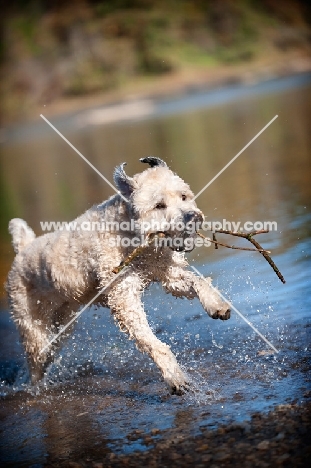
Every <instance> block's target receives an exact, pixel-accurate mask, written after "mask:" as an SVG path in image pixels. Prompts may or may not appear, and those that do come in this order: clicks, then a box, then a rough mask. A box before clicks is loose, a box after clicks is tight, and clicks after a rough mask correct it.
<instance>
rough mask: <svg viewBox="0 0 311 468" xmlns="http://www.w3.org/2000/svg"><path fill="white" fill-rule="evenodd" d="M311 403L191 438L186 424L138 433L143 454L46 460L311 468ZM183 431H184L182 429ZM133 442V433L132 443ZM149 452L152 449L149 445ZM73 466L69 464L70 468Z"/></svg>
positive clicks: (110, 467) (114, 465)
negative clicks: (310, 434)
mask: <svg viewBox="0 0 311 468" xmlns="http://www.w3.org/2000/svg"><path fill="white" fill-rule="evenodd" d="M310 410H311V402H310V400H309V401H307V402H304V403H301V404H298V403H297V402H293V403H290V404H286V405H279V406H277V407H276V408H274V409H273V410H271V411H269V413H267V414H266V413H259V412H257V413H253V414H252V415H251V417H250V420H246V421H243V422H239V423H235V422H234V423H229V424H228V425H220V426H219V427H218V428H217V429H213V430H209V429H208V427H203V428H201V434H200V435H197V436H191V434H190V433H189V432H188V431H187V427H186V425H185V427H182V423H181V424H180V425H179V426H178V427H175V428H173V429H169V430H166V431H160V430H158V429H156V428H155V429H153V430H152V431H151V433H149V434H147V433H146V434H143V433H141V432H142V431H137V434H136V440H142V441H143V443H144V444H145V445H146V450H145V451H136V452H132V453H130V454H125V455H117V454H115V453H113V452H111V453H108V454H107V453H103V456H102V457H99V456H98V453H97V454H96V455H95V454H94V455H95V456H94V455H92V450H91V451H89V452H88V453H86V454H85V455H82V456H80V457H79V459H75V460H71V461H69V460H68V459H67V460H62V459H58V458H53V459H47V462H46V464H45V466H47V467H55V466H58V467H65V466H72V467H74V468H80V467H81V468H82V467H93V468H104V467H105V468H118V467H124V466H127V467H133V468H135V467H146V466H148V467H161V468H162V467H163V468H164V467H167V468H169V467H185V468H186V467H188V466H190V465H191V464H194V466H196V467H202V468H203V467H205V466H211V467H215V468H216V467H228V468H229V467H232V466H236V467H241V466H243V467H262V468H265V467H272V466H278V467H295V468H300V467H301V468H304V467H307V466H309V461H310V456H311V446H310V442H309V436H308V434H309V433H310V430H311V418H310ZM180 426H181V427H180ZM132 440H135V434H133V439H132ZM151 445H152V447H151V448H149V449H148V446H149V447H150V446H151ZM68 462H69V465H68Z"/></svg>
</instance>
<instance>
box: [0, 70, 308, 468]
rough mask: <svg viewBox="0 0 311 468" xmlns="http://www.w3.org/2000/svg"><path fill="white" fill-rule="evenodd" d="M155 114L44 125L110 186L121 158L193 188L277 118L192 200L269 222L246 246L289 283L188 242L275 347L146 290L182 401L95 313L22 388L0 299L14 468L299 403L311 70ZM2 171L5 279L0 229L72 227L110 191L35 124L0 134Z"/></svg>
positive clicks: (246, 256)
mask: <svg viewBox="0 0 311 468" xmlns="http://www.w3.org/2000/svg"><path fill="white" fill-rule="evenodd" d="M152 106H153V107H152V112H151V113H150V115H148V116H146V115H145V116H144V118H143V117H142V118H138V117H137V114H136V117H135V119H134V120H133V119H132V118H131V117H130V116H129V117H128V118H126V119H125V121H123V122H110V123H106V124H105V125H104V124H99V123H97V124H96V125H90V122H89V120H87V118H86V117H87V116H89V115H90V112H92V111H85V113H80V114H79V115H76V114H75V115H72V116H63V117H62V118H61V119H58V120H57V119H54V120H53V119H51V120H52V121H53V123H54V124H55V125H56V126H57V128H59V130H60V131H63V132H64V133H65V134H66V137H67V138H68V139H69V140H70V141H72V143H73V144H74V145H75V146H76V147H77V148H78V149H79V150H80V151H81V152H82V153H83V154H84V155H85V156H86V157H88V158H89V159H90V160H91V162H92V163H93V164H94V165H95V166H96V167H97V168H98V169H99V170H100V171H101V172H102V173H103V174H104V175H105V176H107V177H108V178H109V179H110V180H111V175H112V171H113V168H114V166H115V165H116V164H118V163H120V162H122V161H127V162H128V166H127V171H128V172H129V173H130V174H132V173H134V172H137V171H140V170H142V169H143V167H142V165H141V164H140V163H139V162H138V159H139V158H140V157H143V156H146V155H150V154H152V155H157V156H159V157H161V158H163V159H165V160H166V161H168V162H169V164H170V165H171V167H172V168H173V169H174V170H175V171H176V172H177V173H178V174H179V175H181V176H182V177H183V178H184V179H185V180H186V181H187V182H189V183H190V185H191V187H192V189H193V191H194V192H195V193H196V192H198V191H199V190H201V188H202V187H203V186H204V185H205V184H206V183H207V182H208V181H209V180H210V179H211V178H212V177H213V176H214V175H215V174H216V173H217V172H218V171H219V170H220V169H221V168H222V167H223V166H224V165H225V164H226V163H227V162H228V161H229V160H230V159H231V158H232V157H233V156H234V155H235V154H237V153H238V152H239V151H240V149H241V148H242V147H243V146H245V144H246V143H247V142H248V141H249V140H250V139H251V138H253V136H254V135H255V134H256V133H257V132H258V131H259V130H260V129H261V128H262V127H264V125H266V123H267V122H269V121H270V120H271V119H272V118H273V117H274V115H276V114H278V115H279V117H278V119H277V120H276V121H275V122H274V123H273V124H272V125H271V127H269V128H268V129H267V130H266V131H265V132H264V134H262V135H261V136H260V137H259V138H258V140H256V141H255V142H254V143H253V144H252V145H251V147H249V148H248V149H247V150H246V151H245V153H243V154H242V155H241V156H240V157H239V158H238V160H236V161H235V162H234V163H233V164H232V165H231V166H230V168H228V169H227V170H226V171H225V172H224V173H223V174H222V175H221V176H220V177H219V179H218V180H217V181H215V182H214V183H213V184H212V185H211V186H210V187H209V188H208V189H207V190H206V191H205V192H204V193H203V194H202V195H201V196H200V197H199V198H198V199H197V202H198V205H199V207H200V208H201V209H202V210H203V211H204V213H205V214H206V216H207V219H208V220H211V221H221V220H223V219H226V220H234V221H241V222H243V223H244V222H246V221H253V222H254V221H263V220H270V221H276V222H277V226H278V228H277V231H275V232H270V233H269V234H265V235H261V237H260V239H258V240H259V241H260V242H261V243H262V245H263V246H264V247H266V248H268V249H270V250H271V251H272V257H273V259H274V260H275V262H276V264H277V266H278V267H279V269H280V270H281V272H282V273H283V275H284V277H285V279H286V281H287V282H286V284H285V285H283V284H282V283H281V282H280V281H279V280H278V278H277V277H276V275H275V273H274V272H273V271H272V269H271V268H270V266H269V265H268V263H267V262H266V261H265V260H264V259H263V258H262V256H260V255H259V254H257V253H252V252H243V251H233V250H229V249H225V248H223V249H221V248H220V249H219V250H215V249H214V248H205V249H203V248H200V249H196V250H194V251H193V252H192V253H191V254H190V255H189V256H188V258H189V261H190V263H191V265H194V266H195V267H196V268H197V269H198V270H199V271H200V272H201V273H202V274H204V275H211V276H212V277H213V281H214V284H215V285H217V287H218V288H219V289H220V290H221V291H222V293H223V294H224V295H225V296H226V297H228V298H229V299H230V300H231V301H232V303H233V304H234V305H235V307H236V308H237V309H238V310H239V311H240V312H241V313H243V314H244V315H245V316H246V317H247V318H248V320H250V321H251V322H252V323H253V324H254V326H255V327H257V328H258V329H259V330H260V332H261V333H262V334H263V335H264V336H265V337H266V338H267V339H268V340H269V341H270V342H271V343H272V344H273V345H274V346H275V347H276V348H277V350H278V351H279V352H278V353H277V354H275V353H273V352H271V349H270V348H269V346H268V345H267V344H266V343H264V342H263V341H262V340H261V339H260V338H259V337H258V336H257V335H256V334H255V332H254V331H253V330H252V329H251V328H250V327H249V326H248V325H247V324H245V322H243V321H242V320H241V319H240V318H239V317H238V316H237V315H236V314H235V313H234V312H233V313H232V318H231V319H230V321H227V322H220V321H217V320H211V319H210V318H209V317H207V315H206V314H205V313H204V311H203V310H202V308H201V306H200V304H199V302H198V301H197V300H195V301H193V302H189V301H186V300H180V299H174V298H172V297H171V296H168V295H166V294H164V293H163V291H162V290H161V287H160V286H158V285H154V286H152V287H151V288H150V289H149V290H148V291H147V292H146V293H145V295H144V302H145V306H146V310H147V313H148V317H149V321H150V323H151V325H152V328H153V330H154V332H155V333H156V335H157V336H158V337H159V338H160V339H161V340H163V341H165V342H166V343H168V344H170V346H171V348H172V350H173V352H174V353H175V354H176V356H177V358H178V360H179V362H181V363H182V365H183V366H184V369H185V371H186V372H187V373H188V374H189V376H190V378H191V380H192V382H193V388H194V390H195V392H194V393H192V394H190V395H187V396H185V397H177V396H169V395H168V394H167V391H166V389H165V386H164V384H163V382H162V381H161V378H160V375H159V372H158V370H157V368H156V367H155V365H154V364H153V363H152V362H151V361H150V360H149V358H147V357H146V356H143V355H141V353H139V352H138V351H137V350H136V348H135V346H134V344H133V343H132V342H130V341H129V340H128V339H127V337H126V336H125V335H124V334H122V333H121V332H120V331H119V329H118V328H117V327H116V326H115V324H114V323H113V320H112V318H111V317H110V315H109V312H108V311H107V310H105V309H98V310H95V308H91V309H90V310H89V311H87V312H85V313H83V314H82V315H81V317H80V318H79V320H78V323H77V326H76V328H75V331H74V334H73V335H72V336H71V337H70V338H69V339H68V341H67V342H66V343H65V344H64V346H63V348H62V350H61V352H60V354H59V355H58V356H57V357H56V359H55V362H54V364H53V365H52V366H51V368H50V370H49V375H48V377H47V378H46V379H45V381H44V382H42V383H41V384H40V385H39V386H37V387H35V388H34V387H31V386H30V385H29V384H28V382H27V372H26V370H25V358H24V355H23V351H22V348H21V346H20V343H19V340H18V334H17V332H16V330H15V327H14V325H13V324H12V322H11V321H10V319H9V315H8V312H7V308H6V303H5V301H4V300H3V302H2V304H3V306H2V311H1V314H0V324H1V328H0V338H1V339H0V342H1V352H0V375H1V379H2V384H1V393H2V405H1V409H0V411H1V419H2V429H3V433H2V438H1V439H2V440H1V447H2V453H1V460H2V461H3V462H7V463H8V464H11V465H12V466H16V463H19V464H21V466H22V465H24V466H29V464H30V463H31V464H32V465H33V466H35V465H36V464H38V465H40V464H43V463H44V462H45V461H46V460H49V461H50V462H53V460H54V461H55V460H62V459H63V460H66V459H68V458H70V459H71V460H79V458H80V457H82V456H85V454H87V453H89V454H92V457H94V458H96V456H97V455H98V457H100V456H103V454H105V453H110V452H115V453H129V452H132V451H135V450H148V448H149V447H151V446H152V445H153V442H154V441H155V440H157V438H159V437H161V435H159V434H158V432H157V431H154V429H160V430H162V431H164V434H165V437H173V436H174V437H177V436H181V435H183V436H186V435H187V434H192V435H193V434H196V433H199V432H200V431H203V430H206V429H213V428H215V427H217V426H218V425H219V424H220V423H223V422H226V421H231V420H238V421H241V420H244V419H247V418H248V417H249V416H250V414H251V413H252V412H254V411H260V412H265V411H267V410H268V409H270V408H272V407H273V406H275V405H277V404H286V403H288V402H292V401H298V402H299V401H302V400H304V399H305V398H306V397H307V396H308V394H309V393H308V392H309V391H310V377H309V374H308V370H309V349H310V306H311V303H310V302H311V301H310V285H311V269H310V220H311V210H310V199H311V197H310V195H311V193H310V192H311V184H310V173H311V171H310V165H311V162H310V148H311V144H310V130H309V129H310V115H311V78H310V75H304V76H302V77H294V78H290V79H284V80H278V81H272V82H267V83H264V84H262V85H256V86H253V87H249V88H246V89H244V88H236V87H233V88H230V89H227V90H224V91H220V92H218V93H216V94H213V95H212V94H206V95H205V94H202V95H195V96H187V97H183V98H181V99H180V100H176V101H174V102H169V103H160V104H157V105H156V104H154V103H153V104H152ZM161 106H162V107H161ZM98 115H99V114H98ZM78 118H79V120H78ZM77 122H80V124H79V128H77ZM83 122H84V123H83ZM1 166H2V181H3V184H2V191H1V197H2V199H1V206H2V209H3V210H4V216H3V220H4V221H3V223H2V224H1V226H2V231H1V238H2V242H1V252H2V262H1V280H4V278H5V275H6V274H7V271H8V269H9V264H10V262H11V261H12V258H13V253H12V249H11V248H10V245H9V239H8V237H7V235H6V234H5V231H6V225H7V220H8V219H10V218H11V217H13V216H19V217H23V218H25V219H27V221H28V222H29V224H30V225H31V226H32V227H33V228H34V229H35V230H36V232H37V233H38V234H39V233H40V225H39V222H40V221H42V220H62V219H65V220H70V219H73V218H74V217H75V216H77V215H78V214H80V213H82V212H83V211H84V210H85V209H86V208H88V207H89V206H90V205H92V204H93V203H97V202H99V201H100V200H103V199H105V198H107V197H108V196H109V195H111V190H110V188H109V187H108V186H107V185H106V184H105V183H104V181H102V180H101V179H100V178H99V177H98V176H97V175H96V174H95V173H94V172H93V171H92V170H91V169H90V168H88V166H86V165H85V163H84V162H83V161H82V160H80V158H79V156H78V155H77V154H75V153H74V152H73V151H72V150H71V149H70V148H69V147H68V146H67V145H66V144H65V143H64V142H63V141H62V140H61V139H60V138H59V137H58V136H57V135H56V134H55V133H54V132H53V131H52V130H51V129H49V128H47V125H46V124H45V123H44V122H39V123H34V124H31V125H30V124H29V125H28V126H24V127H22V128H21V127H17V128H15V129H14V130H10V132H6V133H5V135H4V142H3V151H2V156H1ZM219 238H220V236H219ZM221 239H222V240H223V241H225V242H228V243H230V242H231V239H230V240H229V238H225V236H223V237H221ZM234 242H236V240H234ZM231 243H233V241H232V242H231ZM242 244H243V243H242V242H241V245H242ZM243 245H245V244H243ZM2 282H3V281H2ZM146 436H148V437H149V439H148V440H149V442H148V440H146V438H145V437H146ZM162 436H163V434H162Z"/></svg>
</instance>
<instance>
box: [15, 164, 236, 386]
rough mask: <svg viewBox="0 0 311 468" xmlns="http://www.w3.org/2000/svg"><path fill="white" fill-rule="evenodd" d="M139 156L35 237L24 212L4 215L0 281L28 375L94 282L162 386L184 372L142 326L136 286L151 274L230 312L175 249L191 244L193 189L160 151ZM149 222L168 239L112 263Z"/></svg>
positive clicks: (209, 308) (214, 309) (197, 216)
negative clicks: (72, 216)
mask: <svg viewBox="0 0 311 468" xmlns="http://www.w3.org/2000/svg"><path fill="white" fill-rule="evenodd" d="M141 161H142V162H143V163H148V164H149V165H150V167H149V168H148V169H146V170H145V171H143V172H141V173H139V174H136V175H135V176H133V177H129V176H128V175H127V174H126V173H125V171H124V164H121V165H120V166H118V167H117V168H116V169H115V173H114V180H115V184H116V186H117V188H118V190H119V193H118V194H116V195H114V196H112V197H111V198H110V199H109V200H107V201H105V202H103V203H101V204H99V205H96V206H93V207H92V208H90V209H89V210H88V211H86V212H85V213H84V214H83V215H82V216H80V217H79V218H77V219H76V220H75V226H76V228H75V229H73V230H71V231H63V230H59V231H55V232H52V233H48V234H44V235H42V236H40V237H36V236H35V234H34V232H33V231H32V230H31V229H30V228H29V227H28V225H27V224H26V222H25V221H23V220H21V219H13V220H11V221H10V224H9V231H10V233H11V235H12V238H13V241H12V242H13V247H14V250H15V252H16V254H17V255H16V257H15V260H14V262H13V265H12V268H11V271H10V273H9V276H8V281H7V291H8V297H9V304H10V310H11V312H12V315H13V318H14V320H15V322H16V324H17V326H18V329H19V331H20V333H21V336H22V339H23V343H24V346H25V349H26V353H27V356H28V362H29V367H30V373H31V378H32V382H36V381H38V380H39V379H41V378H42V377H43V375H44V372H45V370H46V367H47V365H48V364H49V363H50V362H51V361H52V359H53V354H54V352H55V349H56V348H57V346H59V341H58V342H57V344H55V343H53V344H52V345H50V344H49V343H50V341H51V339H52V338H53V335H54V336H55V334H56V333H59V331H60V330H61V328H62V326H65V325H66V324H67V323H68V322H69V321H70V320H71V318H72V317H73V316H74V314H75V312H77V311H78V310H79V308H81V306H82V305H85V304H87V303H88V302H89V301H92V299H93V298H94V296H96V294H98V292H99V291H101V290H103V291H102V294H100V295H99V296H98V297H97V298H96V300H95V301H94V302H93V303H94V304H98V305H102V306H104V307H108V308H110V310H111V313H112V314H113V316H114V318H115V319H116V321H117V322H118V323H119V325H120V327H121V329H122V330H125V331H126V332H127V333H128V335H129V337H130V338H131V339H133V340H135V343H136V345H137V347H138V349H139V350H140V351H142V352H145V353H147V354H148V355H149V356H150V357H151V358H152V359H153V360H154V362H155V363H156V365H157V366H158V368H159V370H160V371H161V374H162V376H163V378H164V380H165V382H166V383H167V385H168V386H169V389H170V391H171V393H177V394H180V393H182V392H183V391H185V390H187V388H188V383H187V379H186V376H185V375H184V373H183V371H182V370H181V368H180V367H179V365H178V363H177V361H176V358H175V356H174V355H173V353H172V352H171V350H170V347H169V346H168V345H167V344H165V343H162V342H161V341H160V340H159V339H158V338H157V337H156V336H155V335H154V334H153V332H152V330H151V328H150V327H149V324H148V322H147V318H146V314H145V312H144V307H143V303H142V300H141V298H142V294H143V291H144V289H145V288H147V287H148V285H149V284H150V283H152V282H160V283H161V284H162V286H163V288H164V290H165V291H166V292H168V293H171V294H172V295H174V296H177V297H186V298H188V299H193V298H195V297H197V298H199V300H200V302H201V304H202V306H203V308H204V309H205V310H206V312H207V313H208V314H209V315H210V316H211V317H212V318H219V319H222V320H227V319H228V318H229V317H230V310H229V309H228V305H227V304H226V303H225V302H224V301H223V300H222V299H221V298H220V296H219V295H218V294H217V291H216V290H215V288H212V287H211V283H210V279H203V278H200V277H198V276H196V275H195V274H194V273H193V272H192V271H189V270H188V269H187V266H188V264H187V261H186V259H185V254H184V252H185V251H189V250H192V249H193V248H194V246H195V242H194V241H195V238H196V229H197V227H198V226H199V225H200V222H202V220H203V217H202V213H201V212H200V210H199V209H198V208H197V206H196V204H195V202H194V200H193V198H194V195H193V193H192V192H191V190H190V188H189V186H188V185H187V184H186V183H185V182H184V181H183V180H182V179H181V178H180V177H178V176H177V175H176V174H174V173H173V172H172V171H171V170H170V169H169V168H168V166H167V165H166V163H165V162H163V161H162V160H161V159H158V158H154V157H148V158H143V159H142V160H141ZM190 225H191V226H192V229H190V228H189V226H190ZM89 226H92V227H93V226H98V227H100V228H99V229H87V227H89ZM102 226H104V228H102ZM163 226H165V229H164V227H163ZM83 227H84V229H83ZM159 231H160V232H162V231H165V240H166V241H168V240H169V241H170V243H166V244H165V243H164V244H163V245H154V244H151V245H149V246H147V247H146V248H145V249H143V250H142V252H141V253H140V255H139V256H137V257H136V258H135V259H133V260H132V262H131V263H130V265H129V266H128V267H127V268H126V269H124V270H122V271H121V272H120V273H119V274H118V275H116V274H115V273H113V269H114V268H115V267H116V266H117V265H119V264H120V262H122V260H123V259H124V258H126V257H127V256H128V255H129V254H130V253H131V252H132V251H133V250H134V247H135V246H136V245H137V240H138V241H139V242H142V239H143V237H144V236H146V235H150V234H152V233H155V232H159ZM68 330H69V328H68V329H67V330H66V332H68Z"/></svg>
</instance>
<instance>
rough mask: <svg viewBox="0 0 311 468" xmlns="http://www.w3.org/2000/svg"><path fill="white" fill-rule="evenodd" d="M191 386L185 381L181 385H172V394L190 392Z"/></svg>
mask: <svg viewBox="0 0 311 468" xmlns="http://www.w3.org/2000/svg"><path fill="white" fill-rule="evenodd" d="M190 390H191V387H190V384H189V383H188V382H185V383H183V384H181V385H173V386H171V387H170V394H171V395H179V396H181V395H184V394H185V393H188V392H190Z"/></svg>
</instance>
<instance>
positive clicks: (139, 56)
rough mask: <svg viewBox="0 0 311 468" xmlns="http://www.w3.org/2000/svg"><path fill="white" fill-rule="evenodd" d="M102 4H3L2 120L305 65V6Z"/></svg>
mask: <svg viewBox="0 0 311 468" xmlns="http://www.w3.org/2000/svg"><path fill="white" fill-rule="evenodd" d="M108 3H109V5H108V4H107V2H103V3H98V4H97V3H96V2H95V4H94V3H91V2H88V1H87V0H78V1H76V2H75V8H74V9H73V8H72V5H71V2H66V1H64V2H56V3H55V2H52V3H50V4H47V3H46V2H43V1H41V0H34V1H32V2H31V3H30V4H28V3H27V2H26V4H25V5H24V6H23V5H22V4H20V5H19V7H18V8H17V7H16V6H15V7H14V5H10V4H8V5H6V7H5V9H4V11H3V15H4V21H3V26H4V28H3V33H4V34H3V36H4V40H3V50H2V58H3V60H2V66H1V78H2V82H3V85H2V104H1V107H2V111H3V112H2V113H3V122H4V124H5V125H8V124H10V123H14V122H24V121H25V120H29V119H36V118H38V115H39V114H40V113H41V112H42V111H43V110H44V111H45V112H48V113H49V115H54V114H62V113H64V112H70V111H75V110H79V109H84V108H86V107H93V106H94V105H104V104H111V103H115V102H120V101H124V100H133V99H134V100H135V99H142V98H146V97H152V98H163V97H167V96H169V97H172V96H176V95H178V94H184V93H188V92H190V91H193V92H195V91H197V90H200V91H202V90H210V89H214V88H218V87H223V86H226V85H228V84H229V83H245V84H249V83H253V82H258V81H262V80H266V79H271V78H277V77H281V76H284V75H289V74H290V75H291V74H293V73H298V72H304V71H309V70H311V59H310V34H311V33H310V24H309V22H308V10H307V9H306V5H305V4H304V2H299V1H296V2H290V1H289V2H286V4H283V3H282V4H279V3H277V2H273V3H271V2H258V4H257V3H256V2H243V1H236V2H231V1H229V0H228V1H225V2H223V3H222V2H210V3H209V4H208V5H206V4H205V2H201V1H200V0H193V1H191V2H187V1H183V2H174V1H172V2H162V1H161V0H155V1H154V2H137V1H135V0H127V1H126V2H124V1H118V2H113V1H112V2H108Z"/></svg>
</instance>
